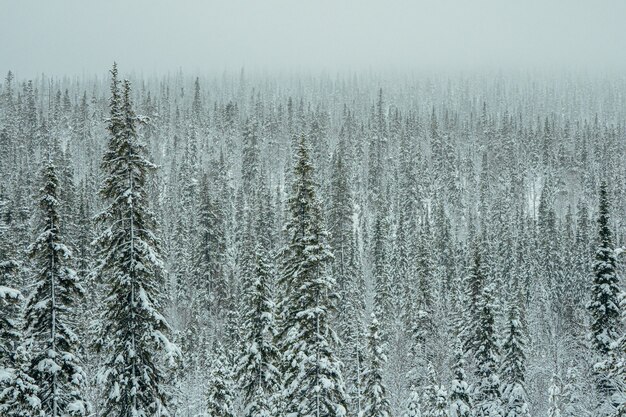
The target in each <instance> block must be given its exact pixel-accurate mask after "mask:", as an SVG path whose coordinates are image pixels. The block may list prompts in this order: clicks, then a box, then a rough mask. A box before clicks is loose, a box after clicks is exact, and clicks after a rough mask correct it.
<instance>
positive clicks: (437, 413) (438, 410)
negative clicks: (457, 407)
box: [422, 362, 449, 417]
mask: <svg viewBox="0 0 626 417" xmlns="http://www.w3.org/2000/svg"><path fill="white" fill-rule="evenodd" d="M423 403H424V407H423V410H422V416H424V417H447V416H448V411H449V406H448V393H447V392H446V389H445V387H444V386H443V385H441V384H440V383H439V381H438V380H437V376H436V375H435V369H434V368H433V366H432V364H431V363H430V362H429V363H428V382H427V385H426V386H425V387H424V393H423Z"/></svg>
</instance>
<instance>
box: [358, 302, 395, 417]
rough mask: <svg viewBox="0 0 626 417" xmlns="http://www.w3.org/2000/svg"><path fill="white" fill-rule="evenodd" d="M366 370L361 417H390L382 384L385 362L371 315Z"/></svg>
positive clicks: (374, 317) (375, 325) (378, 331)
mask: <svg viewBox="0 0 626 417" xmlns="http://www.w3.org/2000/svg"><path fill="white" fill-rule="evenodd" d="M368 356H369V358H368V359H369V361H368V369H367V371H366V372H365V374H364V375H363V378H364V385H365V390H364V392H363V397H364V399H365V403H366V404H365V408H364V409H363V417H390V416H391V406H390V404H389V399H388V398H387V388H386V387H385V385H384V383H383V375H382V371H383V366H384V365H385V362H386V361H387V357H386V355H385V353H384V346H383V342H382V339H381V336H380V329H379V323H378V320H377V319H376V315H375V314H372V322H371V323H370V327H369V334H368Z"/></svg>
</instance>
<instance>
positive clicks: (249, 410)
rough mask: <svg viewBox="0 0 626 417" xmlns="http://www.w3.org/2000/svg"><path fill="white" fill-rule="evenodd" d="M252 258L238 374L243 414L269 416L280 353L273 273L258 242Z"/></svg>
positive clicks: (272, 409) (273, 405)
mask: <svg viewBox="0 0 626 417" xmlns="http://www.w3.org/2000/svg"><path fill="white" fill-rule="evenodd" d="M255 258H256V266H255V270H254V276H253V279H252V282H251V283H250V288H248V289H247V290H246V293H245V294H244V304H245V305H246V306H247V310H246V311H245V313H244V317H243V323H242V327H243V329H244V330H243V333H244V335H243V343H244V351H243V353H242V355H241V357H240V358H239V363H238V370H237V374H238V375H237V377H238V380H239V384H240V386H241V394H242V396H243V401H244V416H245V417H270V416H273V415H275V414H276V403H275V401H274V396H275V395H276V394H277V393H278V391H279V388H280V375H279V373H278V368H277V365H278V364H279V361H280V354H279V351H278V349H277V348H276V346H275V345H274V339H275V337H276V327H275V325H276V324H275V320H274V310H275V305H274V301H273V298H272V288H273V274H274V272H273V268H272V265H271V263H270V261H269V260H268V257H267V254H266V253H265V250H264V248H263V247H262V246H261V245H260V244H258V245H257V247H256V250H255Z"/></svg>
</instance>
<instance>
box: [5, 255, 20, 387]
mask: <svg viewBox="0 0 626 417" xmlns="http://www.w3.org/2000/svg"><path fill="white" fill-rule="evenodd" d="M17 269H18V264H17V263H16V262H15V261H12V260H0V373H2V372H3V371H4V370H5V369H6V368H10V367H11V357H12V354H13V350H14V348H15V343H16V342H17V341H18V340H19V339H20V337H21V332H20V328H19V327H20V326H19V323H18V315H19V306H18V304H19V302H20V301H22V299H23V297H22V294H21V292H20V291H18V290H16V289H14V288H12V286H11V283H10V282H9V281H10V280H9V276H11V275H12V274H13V273H14V272H15V271H16V270H17ZM1 386H2V383H1V382H0V387H1Z"/></svg>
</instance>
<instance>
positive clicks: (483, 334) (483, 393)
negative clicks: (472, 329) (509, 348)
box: [475, 284, 504, 417]
mask: <svg viewBox="0 0 626 417" xmlns="http://www.w3.org/2000/svg"><path fill="white" fill-rule="evenodd" d="M493 291H494V288H493V284H488V285H486V286H485V288H484V289H483V291H482V293H481V296H480V301H479V322H478V326H477V327H478V333H477V339H476V341H477V344H476V356H475V359H476V368H477V369H476V375H477V376H478V378H479V382H478V387H477V393H476V395H477V397H476V417H501V416H503V415H504V413H503V410H502V402H501V398H500V378H499V375H498V364H499V356H498V354H499V352H498V343H497V340H496V329H495V308H496V304H495V303H494V297H493Z"/></svg>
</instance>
